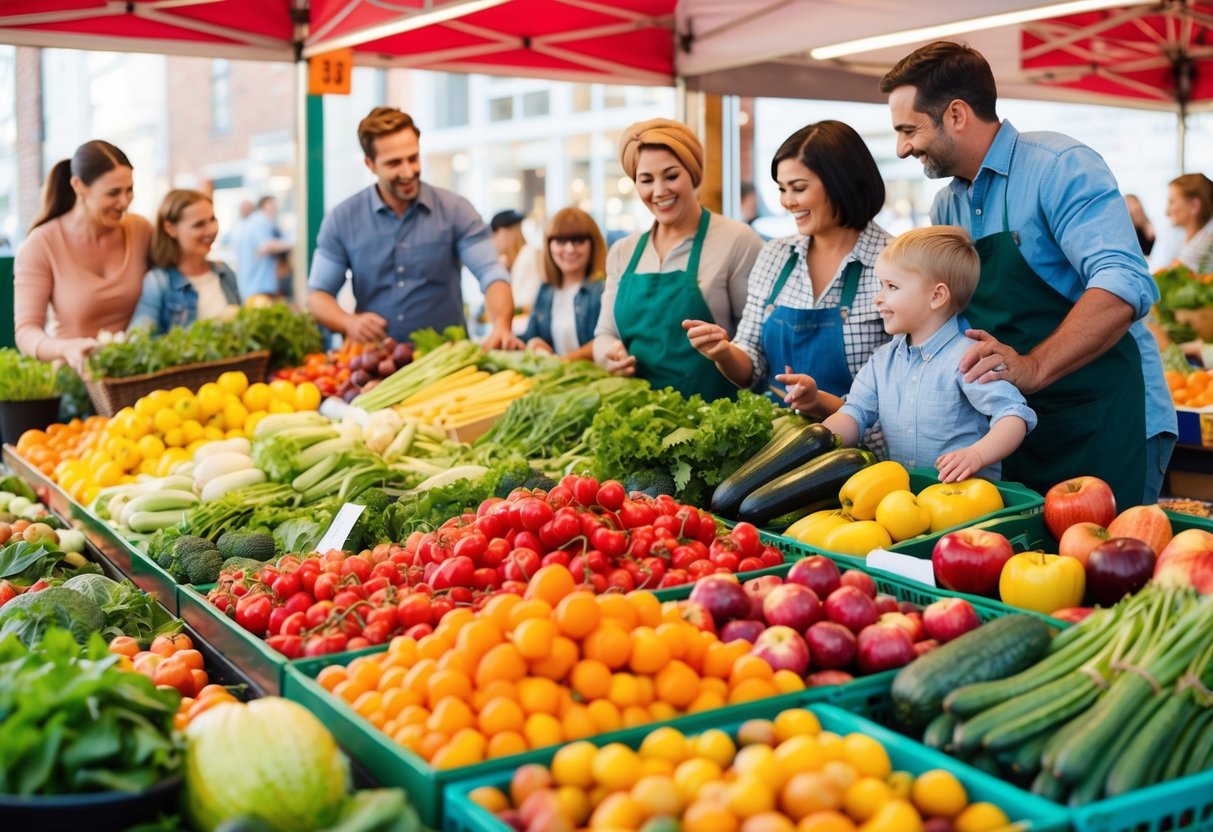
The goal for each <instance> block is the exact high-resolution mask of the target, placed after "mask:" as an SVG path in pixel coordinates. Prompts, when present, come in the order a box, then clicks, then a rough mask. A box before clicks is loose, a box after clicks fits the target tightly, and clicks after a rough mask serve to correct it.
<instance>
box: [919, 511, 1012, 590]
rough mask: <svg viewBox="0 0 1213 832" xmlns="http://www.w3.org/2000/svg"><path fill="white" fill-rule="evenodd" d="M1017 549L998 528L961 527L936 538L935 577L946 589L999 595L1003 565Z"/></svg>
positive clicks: (933, 560) (934, 554)
mask: <svg viewBox="0 0 1213 832" xmlns="http://www.w3.org/2000/svg"><path fill="white" fill-rule="evenodd" d="M1014 554H1015V550H1014V549H1012V548H1011V541H1009V540H1007V539H1006V538H1005V537H1003V536H1002V535H1000V534H999V533H998V532H990V531H986V530H984V529H977V528H971V529H960V530H959V531H955V532H949V533H948V534H945V535H944V536H943V537H941V538H939V540H937V541H936V542H935V550H934V551H933V552H932V553H931V564H932V565H933V566H934V568H935V580H937V581H939V583H940V585H941V586H943V587H944V588H946V589H951V590H953V591H955V592H967V593H968V594H970V595H987V596H990V597H996V596H997V594H998V579H999V577H1000V576H1001V575H1002V567H1003V565H1004V564H1005V563H1006V562H1007V561H1008V560H1010V559H1011V557H1012V556H1013V555H1014Z"/></svg>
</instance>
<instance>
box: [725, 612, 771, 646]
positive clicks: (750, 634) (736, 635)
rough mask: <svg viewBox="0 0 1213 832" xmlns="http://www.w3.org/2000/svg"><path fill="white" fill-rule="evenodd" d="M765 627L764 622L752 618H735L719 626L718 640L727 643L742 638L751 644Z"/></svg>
mask: <svg viewBox="0 0 1213 832" xmlns="http://www.w3.org/2000/svg"><path fill="white" fill-rule="evenodd" d="M766 628H767V625H766V624H764V623H763V622H761V621H755V620H754V619H752V618H735V619H733V620H732V621H729V622H728V623H726V624H725V625H724V626H723V627H721V628H720V640H721V641H723V642H726V643H727V642H730V641H737V640H738V639H742V640H744V641H748V642H749V643H750V644H753V643H754V642H756V641H758V637H759V636H760V635H762V631H763V630H765V629H766Z"/></svg>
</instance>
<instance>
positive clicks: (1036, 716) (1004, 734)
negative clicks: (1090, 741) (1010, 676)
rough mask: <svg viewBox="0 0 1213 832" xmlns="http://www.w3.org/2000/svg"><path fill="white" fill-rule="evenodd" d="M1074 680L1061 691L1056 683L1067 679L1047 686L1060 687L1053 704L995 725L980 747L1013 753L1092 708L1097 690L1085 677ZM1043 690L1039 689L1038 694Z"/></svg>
mask: <svg viewBox="0 0 1213 832" xmlns="http://www.w3.org/2000/svg"><path fill="white" fill-rule="evenodd" d="M1077 676H1078V677H1079V678H1077V679H1075V680H1073V684H1072V685H1067V686H1065V687H1064V688H1063V687H1060V684H1059V683H1060V682H1063V681H1066V682H1068V681H1070V680H1069V679H1058V680H1057V681H1056V682H1053V683H1052V684H1050V685H1048V686H1046V688H1052V687H1053V686H1054V685H1058V686H1059V687H1058V691H1057V695H1056V699H1055V701H1046V702H1043V703H1041V705H1040V706H1039V707H1037V708H1035V709H1033V710H1031V711H1029V712H1028V713H1025V714H1021V715H1020V716H1019V717H1017V718H1015V719H1010V720H1007V721H1006V722H1004V723H1003V724H1001V725H996V726H995V727H994V728H993V730H991V731H988V732H987V733H986V735H985V737H984V738H983V739H982V745H984V746H985V747H986V748H989V749H991V750H993V751H1004V750H1009V749H1014V748H1016V747H1018V746H1019V744H1020V743H1022V742H1025V741H1026V740H1028V739H1029V738H1031V737H1033V736H1036V735H1039V734H1040V733H1041V732H1042V731H1045V730H1048V729H1050V728H1053V727H1054V726H1055V725H1058V724H1059V723H1063V722H1066V721H1068V720H1069V719H1070V718H1071V717H1074V716H1076V715H1077V714H1080V713H1082V712H1083V711H1085V710H1086V709H1087V708H1089V707H1091V705H1092V703H1094V702H1095V700H1096V699H1097V698H1098V697H1099V688H1098V687H1097V686H1096V684H1095V683H1094V682H1092V681H1091V677H1089V676H1087V675H1086V674H1085V673H1083V674H1077ZM1046 688H1041V690H1045V689H1046ZM973 721H974V722H976V721H977V720H976V719H974V720H973ZM970 724H971V723H970Z"/></svg>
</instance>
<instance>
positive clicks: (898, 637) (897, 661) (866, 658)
mask: <svg viewBox="0 0 1213 832" xmlns="http://www.w3.org/2000/svg"><path fill="white" fill-rule="evenodd" d="M858 642H859V644H858V651H857V653H856V655H857V657H858V662H859V672H860V673H879V672H880V671H882V670H892V669H893V668H895V667H905V666H906V665H907V664H909V663H910V662H912V661H914V642H912V641H910V636H909V635H908V634H907V633H906V631H905V630H903V629H901V628H900V627H881V626H873V627H864V628H863V630H862V632H860V634H859V639H858Z"/></svg>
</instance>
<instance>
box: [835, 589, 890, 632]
mask: <svg viewBox="0 0 1213 832" xmlns="http://www.w3.org/2000/svg"><path fill="white" fill-rule="evenodd" d="M825 610H826V618H828V619H830V620H831V621H833V622H834V623H836V624H841V625H842V626H844V627H846V628H847V629H848V630H850V631H851V632H852V633H858V632H859V631H860V630H862V629H863V628H864V627H867V626H868V625H869V624H874V623H876V619H877V618H879V613H877V612H876V602H875V601H873V600H872V598H871V596H869V595H867V594H866V593H865V592H864V591H863V590H862V589H857V588H856V587H853V586H840V587H838V589H836V590H834V591H833V592H831V593H830V597H829V598H827V599H826V602H825Z"/></svg>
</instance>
